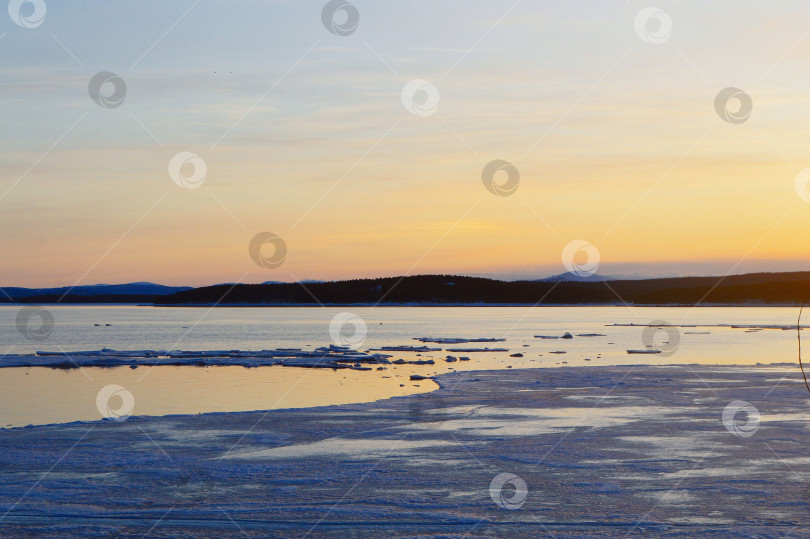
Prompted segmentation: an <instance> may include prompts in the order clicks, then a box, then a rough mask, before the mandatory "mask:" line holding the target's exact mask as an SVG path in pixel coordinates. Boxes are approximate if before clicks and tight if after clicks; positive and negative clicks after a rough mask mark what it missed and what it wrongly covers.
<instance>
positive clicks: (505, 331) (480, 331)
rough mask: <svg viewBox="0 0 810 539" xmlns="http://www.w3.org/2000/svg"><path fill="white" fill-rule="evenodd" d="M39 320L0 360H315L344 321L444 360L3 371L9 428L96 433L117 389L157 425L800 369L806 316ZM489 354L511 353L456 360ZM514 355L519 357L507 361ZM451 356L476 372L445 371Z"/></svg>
mask: <svg viewBox="0 0 810 539" xmlns="http://www.w3.org/2000/svg"><path fill="white" fill-rule="evenodd" d="M44 308H45V309H47V311H48V313H50V315H51V316H52V317H53V328H52V331H51V332H50V333H49V334H47V336H46V337H44V338H38V339H35V340H32V339H30V338H28V337H30V335H29V336H28V337H27V336H26V335H25V333H24V332H21V331H20V330H19V328H18V324H17V318H18V315H19V312H20V307H19V306H3V307H0V343H2V353H3V354H5V355H6V356H8V355H12V354H29V353H34V352H37V351H49V352H75V351H87V350H101V349H114V350H133V351H137V350H145V349H151V350H196V351H206V350H267V349H278V348H301V349H303V350H312V349H315V348H317V347H321V346H329V345H331V344H333V343H334V338H333V337H334V336H333V335H330V322H331V321H332V320H333V318H334V317H335V316H336V315H338V314H340V313H342V312H350V313H352V314H353V315H355V316H357V317H359V318H360V319H361V320H363V321H364V323H365V326H366V335H365V339H364V340H363V341H362V342H360V343H357V347H358V348H359V349H360V350H367V349H374V348H380V347H384V346H429V347H435V348H441V349H442V350H441V351H436V352H426V353H421V355H417V353H414V352H388V353H389V354H391V355H392V357H391V360H396V359H400V358H403V359H406V360H425V359H433V360H434V361H435V364H434V365H411V364H405V365H388V366H386V368H385V370H379V371H378V370H376V369H374V370H371V371H354V370H339V371H333V370H329V369H301V368H289V367H279V366H272V367H258V368H252V369H246V368H244V367H236V366H228V367H194V366H179V367H178V366H156V367H154V368H145V367H141V368H138V369H130V368H127V367H116V368H99V367H89V368H82V369H50V368H39V367H37V368H4V369H0V426H2V427H6V428H10V427H19V426H25V425H41V424H51V423H66V422H70V421H77V420H82V421H93V420H98V419H100V416H99V412H98V409H97V406H96V396H97V394H98V392H99V390H100V389H101V388H103V387H105V386H108V385H110V384H116V385H118V386H121V387H124V388H126V389H127V390H128V391H129V392H131V393H132V395H133V397H134V403H135V404H134V412H133V413H134V414H135V415H151V416H160V415H167V414H197V413H206V412H233V411H251V410H268V409H283V408H301V407H313V406H325V405H334V404H350V403H362V402H371V401H376V400H379V399H384V398H389V397H395V396H402V395H408V394H415V393H422V392H427V391H432V390H435V389H436V388H437V385H436V384H435V383H434V382H433V381H432V380H429V379H428V380H419V381H411V380H410V376H411V375H412V374H418V375H422V376H434V375H437V374H442V373H448V372H453V371H471V370H498V369H506V368H514V369H520V368H535V367H566V366H567V367H573V366H615V365H629V364H653V365H663V364H734V365H755V364H760V363H762V364H770V363H782V362H795V361H796V358H797V336H796V331H795V325H796V319H797V315H798V309H797V308H787V307H773V308H769V307H700V308H673V307H626V306H617V307H593V306H582V307H536V308H531V307H377V308H370V307H358V308H331V307H330V308H309V307H292V308H286V307H285V308H254V307H248V308H234V307H221V308H215V309H209V308H183V307H176V308H160V307H148V306H45V307H44ZM37 322H38V320H37V319H33V320H32V321H31V323H32V324H36V323H37ZM662 322H665V323H668V324H673V325H676V326H678V327H677V335H675V336H674V337H675V338H676V339H677V341H678V342H677V343H668V341H667V339H669V338H670V335H668V334H666V333H665V332H663V331H661V332H659V333H656V334H655V337H654V338H655V339H656V346H658V345H659V344H660V346H661V347H662V349H664V350H665V352H666V353H664V354H658V355H647V354H642V355H631V354H628V353H627V350H633V349H644V348H645V345H646V344H647V343H646V342H645V341H644V339H643V333H644V329H645V328H644V327H643V325H645V324H650V323H656V324H658V323H662ZM615 324H618V325H615ZM628 324H635V325H634V326H630V325H628ZM735 326H737V327H735ZM757 327H759V328H763V329H757ZM34 329H36V328H34ZM565 332H570V333H571V334H572V336H573V338H572V339H559V338H557V339H554V338H539V337H541V336H543V337H560V336H562V335H563V334H565ZM423 337H434V338H462V339H475V338H491V339H503V341H499V342H486V343H469V344H457V345H452V344H435V343H422V342H419V341H417V340H415V339H418V338H423ZM667 346H669V348H667ZM486 347H488V348H505V349H507V350H508V351H506V352H469V353H467V352H450V351H448V350H455V349H469V348H486ZM560 352H564V353H560ZM515 354H520V355H522V357H513V356H514V355H515ZM447 355H452V356H454V357H462V356H466V357H469V358H470V360H469V361H456V362H446V361H445V358H446V356H447ZM0 361H2V360H0Z"/></svg>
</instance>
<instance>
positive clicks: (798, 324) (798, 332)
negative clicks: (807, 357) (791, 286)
mask: <svg viewBox="0 0 810 539" xmlns="http://www.w3.org/2000/svg"><path fill="white" fill-rule="evenodd" d="M803 310H804V302H802V306H801V307H800V308H799V320H798V321H797V322H796V337H797V338H798V339H799V367H800V368H801V369H802V377H803V378H804V386H805V387H806V388H807V392H808V393H810V384H808V383H807V375H806V374H805V373H804V365H803V364H802V311H803Z"/></svg>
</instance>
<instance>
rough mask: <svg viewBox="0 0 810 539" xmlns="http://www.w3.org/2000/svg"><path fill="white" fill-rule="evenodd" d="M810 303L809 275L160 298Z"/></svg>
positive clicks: (486, 282)
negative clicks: (809, 301)
mask: <svg viewBox="0 0 810 539" xmlns="http://www.w3.org/2000/svg"><path fill="white" fill-rule="evenodd" d="M808 299H810V272H791V273H751V274H746V275H732V276H728V277H678V278H665V279H642V280H614V281H598V282H574V281H559V282H546V281H509V282H507V281H498V280H494V279H485V278H478V277H460V276H454V275H417V276H410V277H385V278H378V279H355V280H349V281H332V282H314V283H274V284H255V285H250V284H242V285H216V286H207V287H202V288H195V289H192V290H186V291H181V292H177V293H175V294H171V295H167V296H162V297H159V298H156V300H155V304H157V305H214V304H217V305H235V304H238V305H318V304H324V305H351V304H371V305H374V304H378V303H380V304H419V305H431V304H439V305H453V304H526V305H532V304H535V303H540V304H619V305H621V304H623V303H624V302H627V303H629V304H634V305H659V304H664V305H694V304H696V303H698V302H700V303H701V304H704V305H705V304H709V305H710V304H734V305H757V304H784V305H798V304H800V303H802V302H803V301H805V300H808Z"/></svg>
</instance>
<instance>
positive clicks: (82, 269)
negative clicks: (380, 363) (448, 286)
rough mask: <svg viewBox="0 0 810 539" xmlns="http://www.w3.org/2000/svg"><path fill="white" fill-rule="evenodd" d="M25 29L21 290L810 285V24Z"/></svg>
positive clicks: (18, 140) (16, 100)
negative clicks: (570, 251)
mask: <svg viewBox="0 0 810 539" xmlns="http://www.w3.org/2000/svg"><path fill="white" fill-rule="evenodd" d="M17 4H21V2H20V1H19V0H12V2H11V3H10V8H9V10H8V11H9V13H6V12H5V10H0V36H2V38H0V85H2V91H0V101H1V102H2V104H1V105H0V107H2V113H3V122H2V127H0V136H2V145H1V146H0V242H2V249H3V253H4V254H5V256H4V257H3V260H2V263H1V264H2V266H0V267H2V271H0V284H2V285H4V286H31V287H35V286H61V285H73V284H93V283H122V282H132V281H153V282H159V283H164V284H173V285H192V286H197V285H205V284H213V283H219V282H263V281H295V280H304V279H320V280H327V279H328V280H331V279H347V278H356V277H376V276H391V275H406V274H428V273H452V274H467V275H485V276H494V277H500V278H507V279H515V278H541V277H544V276H548V275H552V274H557V273H562V272H564V271H566V269H568V267H569V266H566V260H564V259H563V257H562V256H563V255H562V253H563V252H564V250H565V247H566V246H567V245H569V244H570V243H571V242H572V241H578V240H581V241H582V242H587V243H588V244H590V245H591V246H592V247H593V249H595V250H596V251H597V252H598V267H594V269H593V271H597V272H598V273H600V274H608V275H634V276H642V275H644V276H647V275H649V276H659V275H708V274H713V275H722V274H726V273H741V272H745V271H792V270H806V269H810V236H808V235H807V234H805V233H804V231H805V230H807V229H808V226H809V225H810V204H809V203H808V202H806V201H805V200H804V199H803V197H804V198H808V197H807V195H806V191H804V189H797V183H796V179H797V177H799V176H800V174H801V172H802V171H803V170H804V169H806V168H808V167H810V153H809V152H810V151H809V150H808V135H810V127H808V125H810V123H809V122H808V120H810V70H808V69H807V60H808V58H810V32H808V30H807V29H808V28H810V9H807V6H806V3H804V2H799V1H782V2H761V1H756V2H754V1H750V2H745V1H733V2H732V1H716V2H711V3H710V4H709V3H705V2H692V1H678V2H675V1H673V2H656V3H654V4H650V3H649V2H647V1H645V2H622V1H612V2H605V1H598V2H597V1H594V2H584V1H579V2H551V1H539V0H522V1H517V2H514V1H513V0H509V1H506V2H495V1H469V0H464V1H460V0H459V1H455V0H453V1H451V0H431V1H421V0H415V1H409V2H382V1H375V2H372V1H369V0H352V2H351V3H350V4H349V5H348V7H346V6H344V7H343V9H342V10H341V9H337V10H336V11H335V14H334V17H329V16H326V17H325V16H324V10H326V14H327V15H328V14H329V13H330V11H329V10H330V8H335V6H336V5H338V6H339V5H340V2H338V3H337V4H335V3H334V2H330V3H327V2H325V1H321V0H318V1H309V0H306V1H302V0H295V1H266V0H263V1H255V2H254V1H248V0H245V1H239V2H235V1H221V0H198V1H195V0H183V1H174V0H170V1H161V2H157V1H149V0H143V1H139V2H110V1H108V0H107V1H87V2H56V1H53V0H50V1H48V0H37V1H36V3H32V2H22V5H21V6H19V9H17V8H18V6H17ZM650 7H652V8H654V9H653V10H652V11H649V10H647V11H645V9H647V8H650ZM20 10H22V11H20ZM347 12H348V15H347ZM20 13H22V15H20ZM354 14H356V15H357V16H358V17H359V22H358V23H357V25H356V27H355V26H354V24H353V23H354V19H353V16H354ZM645 14H646V15H645ZM650 14H652V15H650ZM645 17H646V18H645ZM15 19H16V20H15ZM324 19H326V20H327V21H332V22H333V23H334V24H333V25H332V26H331V27H327V26H329V25H327V24H325V22H324ZM639 21H641V22H639ZM645 21H646V22H645ZM670 23H671V25H670ZM26 26H28V27H26ZM341 34H343V35H341ZM104 72H106V73H109V75H101V76H100V77H98V76H97V74H98V73H104ZM94 77H96V79H95V80H96V81H98V80H101V81H104V80H106V81H107V82H106V83H104V84H103V85H101V86H99V84H98V83H96V82H94ZM413 81H417V82H415V83H414V82H413ZM419 81H422V82H419ZM93 84H95V85H96V86H95V87H96V91H95V94H94V96H91V95H90V94H91V93H93V92H94V86H93ZM116 85H118V86H116ZM124 85H125V90H124ZM729 87H731V88H738V89H739V90H740V91H741V92H743V93H744V94H745V95H744V98H745V96H747V97H748V98H750V102H751V104H752V107H751V111H750V115H747V114H746V112H747V111H745V110H741V111H740V112H739V114H738V112H737V108H739V107H740V104H741V102H740V101H739V100H737V99H736V98H734V99H731V100H730V101H729V102H728V103H727V105H726V106H725V107H721V108H720V109H718V108H717V106H716V103H715V101H716V97H717V96H718V94H719V93H721V91H722V90H724V89H725V88H729ZM413 88H416V89H417V90H416V91H415V93H413V92H411V91H410V90H409V89H413ZM116 90H118V91H119V94H120V95H119V94H115V91H116ZM409 92H410V93H409ZM403 93H404V95H403ZM114 94H115V95H114ZM93 97H95V99H94V98H93ZM735 115H738V116H739V117H740V118H741V120H735V121H728V119H729V118H731V119H732V120H734V118H736V117H737V116H735ZM724 116H725V117H724ZM183 152H186V153H183ZM178 154H181V156H180V158H179V160H176V161H173V158H175V156H177V155H178ZM195 156H196V157H195ZM189 159H190V160H189ZM496 160H500V161H503V162H506V163H508V164H509V165H510V166H511V167H512V168H510V169H509V170H515V171H517V174H518V175H519V179H516V181H515V184H514V185H516V188H515V189H514V190H510V189H504V188H503V187H504V184H505V182H506V184H507V186H508V181H507V172H506V169H503V170H501V171H500V172H498V173H497V174H496V175H495V176H494V177H493V182H492V183H491V184H490V187H492V186H493V185H494V187H492V189H491V190H488V189H487V187H486V185H485V182H484V181H483V180H482V172H483V171H484V170H485V167H487V165H488V163H491V162H493V161H496ZM183 162H186V164H185V165H184V166H182V167H180V165H178V164H177V163H180V164H182V163H183ZM170 163H175V164H174V165H170ZM195 164H196V165H197V166H196V167H195ZM170 166H173V167H174V168H173V169H172V170H170ZM178 171H179V172H178ZM173 175H174V177H173ZM184 178H185V180H184ZM509 180H510V181H511V178H510V179H509ZM189 187H191V188H189ZM262 233H270V234H273V235H275V236H274V237H277V238H280V241H281V242H282V243H283V248H281V250H279V249H280V248H279V245H280V244H279V243H278V242H276V243H273V242H270V243H266V244H265V246H264V247H263V248H262V249H261V250H260V253H261V256H252V254H253V255H255V254H256V253H251V251H250V246H251V240H252V239H253V238H255V237H257V235H258V234H262ZM583 256H585V258H587V253H585V254H583V253H579V254H577V255H576V260H574V263H576V264H583V263H586V262H588V261H587V260H585V261H583ZM569 262H570V261H569Z"/></svg>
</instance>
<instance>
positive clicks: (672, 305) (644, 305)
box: [0, 301, 802, 309]
mask: <svg viewBox="0 0 810 539" xmlns="http://www.w3.org/2000/svg"><path fill="white" fill-rule="evenodd" d="M0 305H9V306H26V305H41V306H49V307H50V306H60V307H88V306H89V307H102V306H109V307H169V308H171V307H193V308H198V307H207V308H211V307H224V308H242V307H246V308H247V307H250V308H259V307H267V308H290V307H301V308H318V309H321V308H324V307H334V308H346V307H363V308H380V307H533V308H534V307H536V308H540V307H622V308H628V307H633V308H686V307H689V308H708V307H734V308H738V307H759V308H763V307H775V308H784V307H801V305H802V304H801V303H700V304H697V305H695V304H692V303H620V302H615V303H541V304H536V303H380V304H376V303H322V304H318V303H178V304H164V303H92V302H89V303H58V302H51V303H49V302H43V303H25V302H11V301H7V302H3V303H0Z"/></svg>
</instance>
